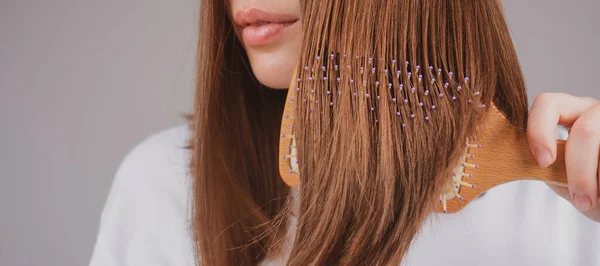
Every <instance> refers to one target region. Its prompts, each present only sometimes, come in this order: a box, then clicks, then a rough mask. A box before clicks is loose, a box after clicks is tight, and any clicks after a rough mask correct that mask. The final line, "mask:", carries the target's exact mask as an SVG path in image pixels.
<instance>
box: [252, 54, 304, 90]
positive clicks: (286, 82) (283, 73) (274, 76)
mask: <svg viewBox="0 0 600 266" xmlns="http://www.w3.org/2000/svg"><path fill="white" fill-rule="evenodd" d="M250 65H251V66H252V72H253V73H254V76H255V77H256V79H257V80H258V81H259V82H260V83H261V84H263V85H265V86H267V87H269V88H272V89H287V88H288V87H289V86H290V84H291V81H292V76H293V74H294V69H295V65H296V64H295V62H293V61H290V60H289V59H288V60H285V59H283V58H280V57H273V56H259V57H255V58H251V59H250Z"/></svg>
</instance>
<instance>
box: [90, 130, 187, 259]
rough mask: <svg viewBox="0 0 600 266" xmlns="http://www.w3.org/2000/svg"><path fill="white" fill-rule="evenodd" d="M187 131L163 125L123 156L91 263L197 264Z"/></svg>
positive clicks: (101, 221)
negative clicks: (192, 235)
mask: <svg viewBox="0 0 600 266" xmlns="http://www.w3.org/2000/svg"><path fill="white" fill-rule="evenodd" d="M189 136H190V133H189V128H188V127H187V126H178V127H174V128H170V129H167V130H163V131H161V132H158V133H155V134H153V135H151V136H149V137H147V138H146V139H144V140H143V141H141V142H140V143H139V144H138V145H136V146H135V147H134V148H133V149H132V150H131V151H130V152H129V153H128V154H127V155H126V156H125V158H124V160H123V161H122V162H121V165H120V166H119V168H118V170H117V173H116V175H115V178H114V180H113V183H112V186H111V188H110V192H109V195H108V199H107V200H106V203H105V206H104V209H103V211H102V214H101V218H100V226H99V229H98V236H97V239H96V245H95V247H94V251H93V254H92V258H91V261H90V265H108V266H116V265H155V264H154V263H157V265H159V264H160V265H194V264H193V252H192V248H191V247H192V245H191V243H192V242H191V239H190V234H189V217H190V215H189V212H190V208H189V206H190V205H189V203H190V201H189V198H188V197H189V195H190V188H191V187H190V178H189V170H188V169H189V167H188V162H189V160H188V158H189V151H188V149H187V148H186V146H187V145H188V140H189Z"/></svg>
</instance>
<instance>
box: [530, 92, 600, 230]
mask: <svg viewBox="0 0 600 266" xmlns="http://www.w3.org/2000/svg"><path fill="white" fill-rule="evenodd" d="M556 125H563V126H566V127H570V128H571V130H570V133H569V138H568V140H567V143H566V147H565V164H566V167H567V179H568V182H569V187H568V188H566V187H560V186H555V185H550V187H551V188H552V189H553V190H554V191H555V192H556V193H557V194H558V195H560V196H561V197H563V198H565V199H566V200H568V201H569V202H571V203H572V204H573V205H574V206H575V207H576V208H577V209H578V210H579V211H581V212H582V213H583V214H584V215H586V216H587V217H589V218H590V219H592V220H594V221H596V222H600V203H599V200H598V196H599V195H600V194H599V191H600V169H599V168H598V166H599V164H600V101H598V100H596V99H592V98H580V97H575V96H572V95H568V94H563V93H543V94H540V95H539V96H538V97H536V98H535V100H534V102H533V106H532V107H531V111H530V116H529V121H528V124H527V136H528V139H529V145H530V147H531V151H532V152H533V155H534V156H535V158H536V159H537V161H538V163H539V164H540V166H542V167H548V166H549V165H551V164H552V163H554V161H555V160H556Z"/></svg>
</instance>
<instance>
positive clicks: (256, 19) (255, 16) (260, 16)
mask: <svg viewBox="0 0 600 266" xmlns="http://www.w3.org/2000/svg"><path fill="white" fill-rule="evenodd" d="M234 22H235V23H236V24H237V25H238V26H240V27H241V28H242V38H243V40H244V43H245V44H246V45H249V46H262V45H267V44H269V43H271V42H272V41H274V40H275V39H277V37H278V36H280V35H281V34H280V33H281V32H282V31H283V30H285V29H286V28H288V27H290V26H292V25H294V24H296V22H298V17H296V16H292V15H286V14H276V13H270V12H267V11H264V10H261V9H256V8H250V9H245V10H240V11H238V12H236V13H235V16H234Z"/></svg>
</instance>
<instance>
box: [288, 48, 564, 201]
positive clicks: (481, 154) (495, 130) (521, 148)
mask: <svg viewBox="0 0 600 266" xmlns="http://www.w3.org/2000/svg"><path fill="white" fill-rule="evenodd" d="M332 58H333V56H332ZM407 64H408V63H407ZM418 69H419V67H418V66H417V70H418ZM336 70H337V65H336ZM386 73H387V69H386ZM438 73H439V71H438ZM408 75H409V76H410V72H409V73H408ZM450 75H452V73H451V72H450ZM296 79H297V78H296V77H294V81H296ZM420 79H421V77H420V76H419V82H420ZM295 84H296V83H295V82H292V85H291V86H290V88H289V90H288V94H287V99H286V104H285V107H284V112H283V117H282V121H281V138H280V145H279V169H280V175H281V178H282V179H283V181H284V182H285V183H286V184H287V185H289V186H290V187H296V186H297V185H298V184H299V176H298V174H299V170H298V161H297V149H296V140H295V137H294V120H295V117H294V114H295V108H296V101H295V100H294V98H293V97H294V95H295V90H297V88H296V86H295ZM458 88H459V89H460V86H458ZM489 108H490V110H488V112H487V116H486V117H485V118H483V119H482V120H481V121H482V126H483V130H481V132H480V134H479V135H478V137H477V139H473V140H470V143H466V147H465V153H464V156H463V157H462V159H461V162H460V163H459V165H457V167H456V168H455V170H454V176H453V179H454V182H453V184H454V185H452V186H449V187H448V188H446V190H445V191H444V193H442V195H440V204H439V206H438V207H437V208H436V211H437V212H446V213H454V212H457V211H460V210H461V209H462V208H464V207H465V206H466V205H467V204H468V203H469V202H470V201H471V200H473V199H475V198H477V197H478V196H479V195H481V194H482V193H484V192H485V191H487V190H489V189H491V188H493V187H495V186H498V185H501V184H504V183H508V182H512V181H517V180H539V181H544V182H546V183H551V184H555V185H560V186H567V176H566V168H565V161H564V151H565V141H563V140H557V154H556V158H557V159H556V161H555V163H554V164H552V165H551V166H549V167H548V168H542V167H540V166H539V165H538V163H537V161H536V160H535V158H534V157H533V154H532V153H531V151H530V148H529V144H528V141H527V135H526V133H525V132H524V131H522V130H521V129H518V128H516V127H515V126H513V125H512V124H511V123H510V122H509V121H508V120H507V119H506V117H505V116H504V115H503V114H502V112H501V111H500V110H499V109H498V108H497V107H496V106H495V105H494V104H492V105H491V106H490V107H489Z"/></svg>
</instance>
